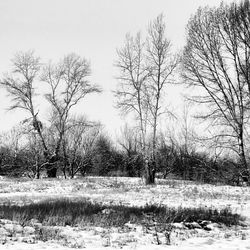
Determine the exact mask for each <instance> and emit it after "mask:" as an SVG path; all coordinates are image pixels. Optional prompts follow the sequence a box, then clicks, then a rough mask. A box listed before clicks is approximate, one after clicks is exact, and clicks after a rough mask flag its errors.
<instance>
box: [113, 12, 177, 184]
mask: <svg viewBox="0 0 250 250" xmlns="http://www.w3.org/2000/svg"><path fill="white" fill-rule="evenodd" d="M170 48H171V46H170V41H169V40H168V39H167V38H166V37H165V23H164V18H163V15H160V16H158V17H157V18H156V19H155V20H154V21H153V22H151V23H150V25H149V28H148V35H147V38H146V41H145V42H143V41H142V38H141V35H140V34H137V36H136V37H135V38H133V37H132V36H131V35H127V37H126V41H125V45H124V46H123V47H122V48H121V49H120V50H118V51H117V55H118V60H117V63H116V66H117V67H118V69H119V72H120V75H119V77H118V80H119V82H120V86H119V88H118V90H117V91H116V97H117V100H118V101H117V104H118V105H117V106H118V108H121V109H122V110H123V111H125V113H128V112H131V111H133V112H134V114H136V118H137V120H138V121H139V128H140V135H141V145H142V146H141V149H142V154H143V158H144V164H145V177H146V178H145V179H146V183H147V184H151V183H154V182H155V177H154V172H155V153H156V152H155V151H156V138H157V131H158V130H157V126H158V123H159V117H160V115H161V114H162V113H164V111H165V110H164V109H163V107H162V102H161V101H162V99H163V94H164V92H163V90H164V88H165V86H166V85H167V83H169V82H170V77H171V76H172V74H173V71H174V69H175V68H176V65H177V58H176V57H172V56H171V53H170ZM150 128H152V132H151V130H149V129H150ZM150 137H152V140H151V141H149V138H150Z"/></svg>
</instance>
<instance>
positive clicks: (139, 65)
mask: <svg viewBox="0 0 250 250" xmlns="http://www.w3.org/2000/svg"><path fill="white" fill-rule="evenodd" d="M117 56H118V59H117V61H116V64H115V66H116V67H117V68H118V69H119V73H120V74H119V76H118V77H117V79H118V81H119V83H120V85H119V87H118V89H117V91H116V92H115V96H116V98H117V107H118V108H119V109H121V110H122V112H123V113H124V114H128V113H130V112H133V114H135V119H136V120H137V121H138V123H139V126H138V127H139V134H140V136H139V137H140V139H139V142H140V151H141V154H142V157H143V159H144V162H145V172H146V173H147V172H148V171H149V170H148V165H147V164H146V161H147V158H148V153H147V151H148V149H147V144H146V143H147V141H146V139H147V138H146V136H147V127H148V126H147V125H148V104H147V98H146V96H145V95H146V83H147V79H148V77H149V71H148V68H147V66H146V64H145V43H144V42H142V38H141V34H140V33H138V34H137V35H136V37H135V38H134V37H132V36H131V35H127V36H126V40H125V44H124V46H123V47H122V48H121V49H118V50H117Z"/></svg>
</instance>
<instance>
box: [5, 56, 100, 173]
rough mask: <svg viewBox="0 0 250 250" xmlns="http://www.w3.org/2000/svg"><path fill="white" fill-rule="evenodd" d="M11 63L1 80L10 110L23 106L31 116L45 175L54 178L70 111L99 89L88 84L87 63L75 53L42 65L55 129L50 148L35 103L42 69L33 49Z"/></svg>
mask: <svg viewBox="0 0 250 250" xmlns="http://www.w3.org/2000/svg"><path fill="white" fill-rule="evenodd" d="M12 62H13V66H14V68H13V71H12V74H11V75H6V76H5V77H4V78H3V79H2V80H1V84H2V85H3V86H4V87H5V89H6V90H7V92H8V93H9V95H10V96H11V97H12V102H13V105H12V106H11V107H10V109H17V108H18V109H24V110H25V111H28V113H29V114H30V115H31V118H32V120H33V128H34V131H36V132H37V133H38V135H39V138H40V140H41V142H42V145H43V149H44V156H45V161H46V162H45V163H46V165H47V174H48V176H49V177H56V172H57V168H56V166H55V163H56V162H57V161H58V159H59V153H60V150H61V146H62V140H63V137H64V135H65V131H66V130H67V126H68V122H69V116H70V111H71V109H72V107H74V106H75V105H77V104H78V103H79V102H80V101H81V100H82V99H83V98H84V97H85V96H86V95H87V94H90V93H97V92H100V89H99V88H98V87H97V86H95V85H92V84H90V83H89V80H88V77H89V75H90V64H89V62H88V61H87V60H86V59H84V58H81V57H80V56H77V55H75V54H70V55H68V56H65V57H64V59H63V60H62V61H61V62H59V63H58V64H55V65H51V64H50V65H48V66H46V67H44V69H43V73H42V77H41V80H42V81H44V82H46V83H47V84H48V86H49V87H50V92H49V93H48V94H47V95H46V99H47V100H48V101H49V103H50V105H51V107H52V112H53V119H52V122H53V126H54V127H55V128H56V131H57V135H56V143H55V147H54V148H52V149H51V148H49V147H48V144H47V143H46V140H45V135H44V134H43V126H42V123H41V122H40V121H39V119H38V112H37V110H35V106H34V96H35V93H34V90H35V88H34V82H35V80H38V77H39V73H40V70H41V63H40V59H39V58H37V57H35V56H34V53H33V52H26V53H18V54H17V55H16V56H15V58H14V59H13V60H12Z"/></svg>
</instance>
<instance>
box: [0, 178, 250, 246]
mask: <svg viewBox="0 0 250 250" xmlns="http://www.w3.org/2000/svg"><path fill="white" fill-rule="evenodd" d="M0 190H1V193H0V203H1V204H19V205H23V204H28V203H34V202H39V201H42V200H46V199H60V198H69V199H73V200H74V199H83V198H84V199H89V200H92V201H95V202H101V203H105V204H124V205H129V206H130V205H133V206H134V205H136V206H142V205H145V204H147V203H148V204H155V203H156V204H163V205H167V206H169V207H179V206H182V207H200V206H207V207H209V208H210V207H211V208H217V209H222V208H225V207H229V208H231V209H232V211H234V212H237V213H240V214H241V215H243V216H245V217H246V223H247V224H248V227H247V228H240V229H234V228H232V229H227V230H225V231H216V230H211V231H209V232H203V234H201V233H198V234H194V235H191V236H190V237H188V238H186V239H185V240H183V241H173V242H172V245H168V246H166V245H156V244H155V242H154V239H153V236H152V234H145V233H144V232H143V228H142V227H141V226H139V225H134V224H132V223H130V222H128V223H127V225H126V226H127V227H128V228H130V229H132V230H131V231H130V232H126V233H124V232H123V233H121V232H119V230H117V229H115V228H114V229H112V230H110V229H109V230H107V229H105V228H101V227H95V228H94V227H93V228H89V229H88V230H78V229H77V228H71V227H65V228H62V232H61V234H62V236H63V237H64V238H65V237H66V238H67V242H57V241H48V242H40V241H39V242H36V243H35V244H27V243H23V242H7V243H6V244H4V245H0V249H1V250H7V249H9V250H55V249H62V250H66V249H72V247H77V246H81V247H82V248H83V247H84V249H96V250H98V249H102V250H104V249H107V250H111V249H118V248H119V249H120V248H122V249H138V250H142V249H143V250H154V249H155V250H158V249H159V250H161V249H166V248H167V249H170V250H174V249H178V250H191V249H192V250H193V249H198V250H199V249H202V250H206V249H209V250H211V249H213V250H217V249H221V250H236V249H239V250H241V249H242V250H243V249H250V187H232V186H224V185H217V186H216V185H208V184H198V183H194V182H189V181H178V180H158V181H157V184H156V185H154V186H145V185H144V184H143V180H142V179H140V178H125V177H123V178H120V177H114V178H111V177H110V178H102V177H88V178H83V179H74V180H50V179H44V180H15V179H14V180H11V179H5V178H1V179H0ZM105 212H109V211H105ZM176 230H177V231H178V230H179V229H178V227H177V228H176ZM194 230H200V231H202V229H194ZM203 231H204V230H203ZM197 232H199V231H197ZM81 239H84V242H80V240H81ZM71 241H72V242H71ZM78 241H79V242H78ZM66 243H67V244H66ZM70 244H71V245H70ZM110 245H111V246H110ZM69 246H71V247H69Z"/></svg>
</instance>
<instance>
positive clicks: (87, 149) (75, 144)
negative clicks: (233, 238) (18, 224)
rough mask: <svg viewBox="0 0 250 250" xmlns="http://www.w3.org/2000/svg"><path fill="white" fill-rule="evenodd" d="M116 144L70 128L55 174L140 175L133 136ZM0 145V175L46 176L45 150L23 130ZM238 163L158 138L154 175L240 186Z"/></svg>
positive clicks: (94, 131) (97, 132)
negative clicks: (70, 131) (71, 131)
mask: <svg viewBox="0 0 250 250" xmlns="http://www.w3.org/2000/svg"><path fill="white" fill-rule="evenodd" d="M80 128H82V126H80ZM26 129H27V127H26V128H25V130H26ZM76 131H77V133H76ZM50 137H51V135H50ZM4 141H5V142H4ZM119 141H120V143H119V145H116V146H115V145H114V142H112V140H111V139H110V137H108V136H107V135H104V132H103V131H102V128H101V127H100V125H96V126H95V127H91V128H88V129H86V128H85V129H84V130H83V129H80V131H79V128H78V130H77V129H76V128H74V135H73V134H72V133H69V137H68V140H67V142H65V145H64V151H61V154H60V157H59V159H58V160H57V161H56V166H53V167H56V168H57V176H60V177H61V178H74V177H77V176H87V175H95V176H128V177H143V174H144V163H143V156H142V154H141V152H140V146H139V143H138V142H136V140H134V139H133V137H132V136H130V137H128V136H126V137H124V136H123V138H122V140H119ZM121 141H122V142H121ZM7 142H8V143H7ZM50 143H53V142H50ZM1 144H2V146H1V147H0V175H6V176H10V177H21V176H25V177H30V178H43V177H47V173H46V171H47V166H46V164H44V162H45V159H44V155H43V150H42V147H41V145H40V146H39V140H37V138H36V136H35V134H33V136H31V135H30V134H26V133H24V130H23V128H22V129H20V127H19V128H15V129H12V131H11V132H9V133H5V134H3V135H2V143H1ZM149 164H150V163H149ZM239 165H240V163H239V162H236V161H235V160H232V159H230V158H228V157H224V158H222V157H211V156H209V155H207V154H206V153H204V152H198V151H196V150H194V149H192V150H191V151H190V150H189V149H187V145H180V144H178V143H177V142H173V141H172V143H169V142H166V141H164V140H163V139H162V140H161V143H160V144H159V145H158V146H157V152H156V169H155V174H156V177H158V178H168V177H169V176H171V177H174V178H179V179H184V180H193V181H199V182H205V183H220V184H223V183H224V184H230V185H241V184H242V183H243V182H244V181H246V179H245V178H246V176H244V174H242V175H241V176H239V175H238V174H237V173H238V172H237V170H238V168H239Z"/></svg>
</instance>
